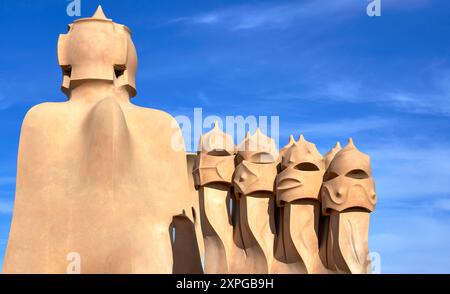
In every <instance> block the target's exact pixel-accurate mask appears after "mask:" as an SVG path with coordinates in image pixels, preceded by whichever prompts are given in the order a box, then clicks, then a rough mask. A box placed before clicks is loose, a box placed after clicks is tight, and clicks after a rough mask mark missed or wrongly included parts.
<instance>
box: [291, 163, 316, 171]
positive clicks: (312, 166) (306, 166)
mask: <svg viewBox="0 0 450 294" xmlns="http://www.w3.org/2000/svg"><path fill="white" fill-rule="evenodd" d="M295 169H298V170H302V171H318V170H319V167H317V165H315V164H314V163H312V162H302V163H300V164H297V165H296V166H295Z"/></svg>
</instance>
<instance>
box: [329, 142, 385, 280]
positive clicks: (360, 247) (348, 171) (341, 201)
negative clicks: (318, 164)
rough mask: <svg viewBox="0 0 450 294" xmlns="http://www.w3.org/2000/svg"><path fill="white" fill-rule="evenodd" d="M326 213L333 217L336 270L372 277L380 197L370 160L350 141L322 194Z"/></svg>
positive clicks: (333, 165)
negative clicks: (372, 229)
mask: <svg viewBox="0 0 450 294" xmlns="http://www.w3.org/2000/svg"><path fill="white" fill-rule="evenodd" d="M321 196H322V213H323V214H324V215H329V216H330V226H329V228H330V232H331V240H330V242H329V243H330V247H331V248H330V249H331V250H330V251H331V254H332V261H333V265H332V266H333V268H332V270H334V271H337V272H339V273H360V274H362V273H368V272H370V259H369V246H368V237H369V220H370V213H371V212H373V211H374V210H375V205H376V201H377V196H376V193H375V185H374V180H373V178H372V172H371V166H370V158H369V156H368V155H366V154H364V153H362V152H361V151H359V150H358V149H357V148H356V146H355V145H354V144H353V140H352V139H350V140H349V143H348V145H347V146H346V147H345V148H344V149H342V150H340V151H339V152H338V153H337V154H336V155H335V156H334V159H333V160H332V161H331V163H330V166H329V167H328V169H327V171H326V174H325V176H324V184H323V188H322V192H321Z"/></svg>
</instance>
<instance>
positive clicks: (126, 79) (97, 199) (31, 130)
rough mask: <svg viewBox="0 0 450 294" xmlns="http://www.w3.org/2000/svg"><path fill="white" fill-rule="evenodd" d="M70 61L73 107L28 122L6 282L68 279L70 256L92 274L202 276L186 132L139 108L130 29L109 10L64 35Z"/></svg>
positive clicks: (63, 51) (63, 54) (66, 86)
mask: <svg viewBox="0 0 450 294" xmlns="http://www.w3.org/2000/svg"><path fill="white" fill-rule="evenodd" d="M58 60H59V64H60V66H61V68H62V71H63V84H62V90H63V92H64V93H65V94H66V95H67V97H68V101H67V102H63V103H44V104H41V105H38V106H35V107H34V108H33V109H31V110H30V111H29V112H28V113H27V115H26V118H25V120H24V122H23V126H22V132H21V138H20V145H19V155H18V171H17V190H16V198H15V205H14V214H13V219H12V225H11V232H10V236H9V242H8V246H7V251H6V256H5V261H4V265H3V272H5V273H66V272H67V271H68V266H69V261H68V258H69V260H72V259H71V258H74V259H73V262H74V263H75V265H73V264H71V268H70V269H71V271H73V272H80V273H172V272H183V271H189V272H201V271H202V269H201V259H200V258H201V257H200V254H199V253H198V246H197V245H196V243H197V242H196V240H195V232H193V228H194V227H195V226H194V225H193V222H194V218H193V210H192V207H195V205H194V204H193V203H191V202H192V201H191V200H190V198H189V197H186V194H187V193H189V186H188V178H187V173H186V170H187V166H186V157H185V151H184V150H183V149H180V148H178V149H177V148H174V146H172V142H173V141H176V140H175V139H174V138H179V140H181V142H182V134H181V130H180V129H179V128H178V125H177V124H176V121H175V120H174V119H173V118H172V117H171V116H170V115H169V114H167V113H164V112H162V111H159V110H153V109H147V108H142V107H138V106H135V105H133V104H132V103H131V102H130V99H131V98H132V97H134V96H135V95H136V84H135V73H136V69H137V54H136V50H135V47H134V45H133V42H132V40H131V33H130V30H129V29H128V28H127V27H125V26H124V25H121V24H117V23H115V22H113V21H112V20H111V19H108V18H107V17H106V16H105V14H104V13H103V11H102V9H101V7H99V8H98V10H97V11H96V12H95V14H94V15H93V16H92V17H91V18H84V19H79V20H76V21H75V22H74V23H73V24H71V25H69V31H68V33H67V34H65V35H61V36H60V38H59V42H58ZM174 126H176V127H174ZM155 138H157V139H155ZM171 228H173V230H171ZM174 234H176V236H174ZM177 236H179V238H177ZM187 236H190V237H187ZM173 237H175V238H173ZM174 240H177V241H174ZM186 252H188V253H189V254H186ZM179 259H182V262H181V261H179Z"/></svg>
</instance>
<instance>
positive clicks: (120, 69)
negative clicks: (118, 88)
mask: <svg viewBox="0 0 450 294" xmlns="http://www.w3.org/2000/svg"><path fill="white" fill-rule="evenodd" d="M125 69H126V67H125V66H124V65H115V66H114V74H115V75H116V79H118V78H120V77H121V76H123V74H124V73H125Z"/></svg>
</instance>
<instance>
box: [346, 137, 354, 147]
mask: <svg viewBox="0 0 450 294" xmlns="http://www.w3.org/2000/svg"><path fill="white" fill-rule="evenodd" d="M348 146H349V147H355V143H354V142H353V138H349V139H348Z"/></svg>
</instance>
